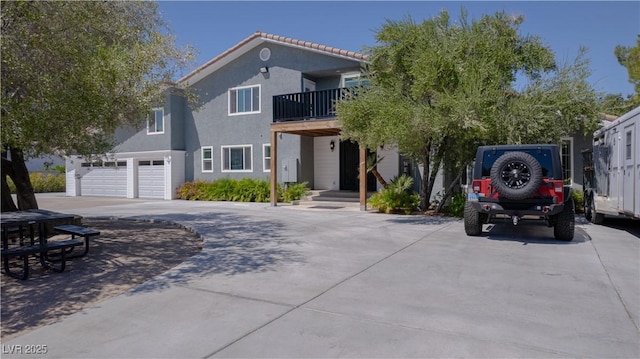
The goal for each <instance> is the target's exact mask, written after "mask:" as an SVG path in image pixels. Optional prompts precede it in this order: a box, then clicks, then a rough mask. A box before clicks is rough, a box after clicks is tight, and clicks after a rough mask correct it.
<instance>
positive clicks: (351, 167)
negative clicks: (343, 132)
mask: <svg viewBox="0 0 640 359" xmlns="http://www.w3.org/2000/svg"><path fill="white" fill-rule="evenodd" d="M370 153H371V152H370V151H369V150H367V155H369V154H370ZM359 172H360V147H359V146H358V144H357V143H355V142H351V141H341V142H340V190H342V191H358V190H359V189H360V181H359V179H358V173H359ZM375 189H376V178H375V177H374V176H373V175H372V174H371V173H369V174H368V175H367V191H375Z"/></svg>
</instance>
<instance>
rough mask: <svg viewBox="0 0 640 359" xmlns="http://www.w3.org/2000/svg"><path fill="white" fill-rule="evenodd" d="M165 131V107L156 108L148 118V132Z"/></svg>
mask: <svg viewBox="0 0 640 359" xmlns="http://www.w3.org/2000/svg"><path fill="white" fill-rule="evenodd" d="M159 133H164V109H163V108H154V109H153V111H151V113H150V114H149V118H148V119H147V134H159Z"/></svg>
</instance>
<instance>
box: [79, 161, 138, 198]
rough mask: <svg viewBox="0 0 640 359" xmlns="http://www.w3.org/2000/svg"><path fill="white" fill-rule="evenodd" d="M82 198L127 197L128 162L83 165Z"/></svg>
mask: <svg viewBox="0 0 640 359" xmlns="http://www.w3.org/2000/svg"><path fill="white" fill-rule="evenodd" d="M81 173H82V177H81V180H80V195H81V196H103V197H127V162H126V161H118V162H104V163H103V164H95V163H83V164H82V167H81Z"/></svg>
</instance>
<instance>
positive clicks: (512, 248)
mask: <svg viewBox="0 0 640 359" xmlns="http://www.w3.org/2000/svg"><path fill="white" fill-rule="evenodd" d="M74 201H75V203H76V204H77V205H75V206H74ZM90 201H91V198H67V197H56V196H52V197H47V198H42V199H40V206H41V207H42V208H46V209H51V210H60V211H66V212H72V213H77V214H80V215H83V216H88V217H135V218H141V219H149V220H151V219H153V220H162V221H172V222H176V223H178V224H180V225H182V226H185V227H187V228H190V229H192V230H194V231H196V232H197V233H199V234H200V235H201V236H203V237H204V239H205V245H204V249H203V251H202V253H200V254H199V255H197V256H195V257H193V258H191V259H190V260H189V261H187V262H185V263H183V264H182V265H180V266H178V267H176V268H174V269H172V270H170V271H169V272H166V273H165V274H163V275H161V276H159V277H157V278H155V279H153V280H151V281H149V282H147V283H145V284H143V285H141V286H139V287H137V288H135V289H134V290H132V291H130V292H128V293H126V294H124V295H121V296H118V297H115V298H111V299H109V300H107V301H105V302H103V303H101V304H100V305H99V306H97V307H95V308H92V309H90V310H87V311H84V312H81V313H77V314H75V315H72V316H70V317H67V318H65V319H64V320H62V321H60V322H58V323H56V324H53V325H50V326H47V327H44V328H41V329H39V330H36V331H34V332H31V333H29V334H27V335H24V336H22V337H18V338H16V339H15V340H13V341H11V342H8V343H3V344H2V353H3V357H21V355H10V353H9V351H10V350H16V349H21V350H22V351H24V350H25V348H29V345H32V346H33V345H46V346H47V347H46V351H47V354H46V357H50V358H141V357H145V358H159V357H166V358H178V357H179V358H208V357H297V358H299V357H434V358H442V357H468V358H484V357H491V358H494V357H535V358H550V357H562V358H567V357H580V358H584V357H591V358H638V357H640V332H639V330H638V323H640V265H639V263H640V245H639V244H640V234H639V233H638V229H637V228H635V227H633V224H636V227H637V223H624V222H622V224H621V222H616V223H617V225H620V226H622V227H621V228H613V227H607V226H595V225H591V224H587V223H586V222H584V221H582V222H579V225H578V226H577V228H576V238H575V240H574V241H573V242H570V243H564V242H556V241H554V240H553V231H552V229H550V228H546V227H545V226H544V225H540V224H535V223H521V224H519V225H518V226H517V227H513V226H511V225H510V224H498V225H495V226H492V227H491V228H487V229H488V231H487V232H485V234H484V235H483V236H481V237H475V238H471V237H466V236H465V234H464V230H463V224H462V222H461V221H460V220H455V219H449V218H428V217H418V216H394V215H382V214H375V213H371V212H359V211H343V210H339V209H337V210H331V209H324V210H314V209H309V208H301V207H296V206H278V207H270V206H269V205H268V204H236V203H220V202H187V201H141V200H136V201H132V200H109V201H104V200H100V199H95V201H96V202H95V205H87V203H89V202H90ZM63 209H64V210H63ZM580 223H582V224H580ZM149 235H150V236H152V235H153V233H149ZM123 240H126V238H123ZM61 290H63V289H61Z"/></svg>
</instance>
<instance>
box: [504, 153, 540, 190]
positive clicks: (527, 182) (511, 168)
mask: <svg viewBox="0 0 640 359" xmlns="http://www.w3.org/2000/svg"><path fill="white" fill-rule="evenodd" d="M541 181H542V167H540V163H539V162H538V160H536V159H535V157H533V156H531V155H530V154H528V153H525V152H507V153H505V154H503V155H502V156H500V158H498V159H497V160H496V161H495V162H494V164H493V166H492V167H491V185H492V186H493V187H494V188H495V189H496V191H497V192H498V193H499V194H500V196H503V197H505V198H507V199H512V200H521V199H525V198H528V197H531V196H532V195H533V194H534V193H536V192H537V191H538V187H539V186H540V182H541Z"/></svg>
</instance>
